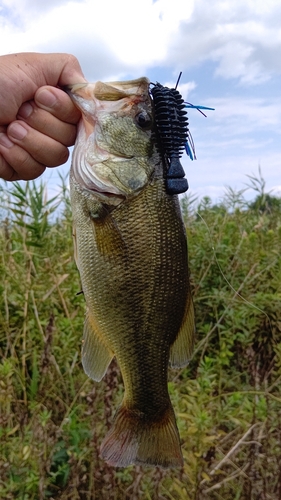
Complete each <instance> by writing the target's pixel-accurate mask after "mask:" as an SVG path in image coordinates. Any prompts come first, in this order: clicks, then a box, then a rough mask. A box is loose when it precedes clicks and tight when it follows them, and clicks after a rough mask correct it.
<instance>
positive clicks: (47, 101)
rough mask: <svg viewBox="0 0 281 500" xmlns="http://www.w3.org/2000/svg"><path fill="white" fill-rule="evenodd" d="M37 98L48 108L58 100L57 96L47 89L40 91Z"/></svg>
mask: <svg viewBox="0 0 281 500" xmlns="http://www.w3.org/2000/svg"><path fill="white" fill-rule="evenodd" d="M36 100H37V101H38V102H40V103H41V104H43V105H44V106H46V107H48V108H52V107H53V106H54V104H55V103H56V102H57V98H56V96H55V95H54V94H53V93H52V92H50V91H49V90H47V89H42V90H40V91H38V92H37V95H36Z"/></svg>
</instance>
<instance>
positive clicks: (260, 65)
mask: <svg viewBox="0 0 281 500" xmlns="http://www.w3.org/2000/svg"><path fill="white" fill-rule="evenodd" d="M280 20H281V2H280V0H266V2H265V1H264V0H262V1H261V0H235V1H233V0H212V2H210V0H155V1H153V0H142V1H140V0H118V1H116V0H72V1H69V2H68V1H65V0H48V2H39V1H38V0H37V1H36V0H2V2H1V3H0V54H1V53H2V54H5V53H6V54H7V53H13V52H23V51H36V52H37V51H38V52H70V53H73V54H75V55H76V57H77V58H78V59H79V61H80V64H81V66H82V69H83V71H84V74H85V77H86V78H87V79H88V80H89V81H96V80H104V81H110V80H112V79H114V80H116V79H130V78H136V77H139V76H147V77H148V78H150V79H151V81H154V82H155V81H159V82H160V83H162V84H163V85H167V84H168V85H171V86H174V84H175V82H176V80H177V76H178V74H179V72H180V71H182V72H183V75H182V79H181V85H180V87H179V90H180V91H181V92H182V94H183V97H184V98H185V99H186V100H188V101H189V102H192V103H194V104H202V105H206V106H211V107H214V108H216V110H215V111H210V112H208V117H207V118H204V117H203V116H202V115H201V114H200V113H198V112H197V111H193V110H192V111H189V126H190V131H191V133H192V136H193V139H194V142H195V148H196V155H197V160H196V161H193V162H192V161H190V160H189V159H188V158H187V157H185V158H183V161H182V163H183V165H184V167H185V170H186V175H187V178H188V181H189V185H190V190H191V192H192V193H194V194H198V195H199V197H202V196H204V195H208V196H211V197H212V198H213V200H215V201H218V200H219V199H220V198H221V197H222V196H223V193H224V191H225V186H231V187H232V188H233V189H242V188H243V187H245V183H247V182H248V179H247V177H246V175H247V174H250V175H251V174H254V175H256V174H257V173H258V167H259V166H260V167H261V170H262V174H263V176H264V178H265V180H266V186H267V190H270V189H273V192H275V193H276V194H277V193H278V194H279V195H280V194H281V141H280V134H281V127H280V125H281V93H280V88H281V85H280V75H281V23H280ZM68 169H69V162H68V163H67V164H66V165H65V166H64V167H60V171H61V172H64V173H65V172H67V170H68ZM43 179H44V180H46V181H47V182H48V184H49V186H50V187H51V188H52V189H54V188H55V185H56V183H57V182H58V175H57V169H54V170H52V171H51V170H50V169H48V171H47V172H46V173H45V174H44V176H43ZM249 196H251V193H249Z"/></svg>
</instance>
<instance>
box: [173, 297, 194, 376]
mask: <svg viewBox="0 0 281 500" xmlns="http://www.w3.org/2000/svg"><path fill="white" fill-rule="evenodd" d="M194 338H195V318H194V308H193V303H192V298H191V295H190V293H189V295H188V300H187V303H186V307H185V313H184V317H183V321H182V324H181V328H180V331H179V333H178V336H177V338H176V340H175V342H174V343H173V344H172V346H171V348H170V365H171V367H172V368H182V367H183V366H186V365H187V364H188V363H189V361H190V358H191V356H192V351H193V346H194Z"/></svg>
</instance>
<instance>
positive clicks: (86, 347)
mask: <svg viewBox="0 0 281 500" xmlns="http://www.w3.org/2000/svg"><path fill="white" fill-rule="evenodd" d="M113 357H114V353H113V352H112V351H111V350H110V349H109V348H108V347H107V346H106V345H105V343H104V342H103V340H102V338H101V336H100V335H99V334H98V329H97V327H96V325H95V322H94V318H92V316H91V315H90V313H89V311H87V313H86V319H85V323H84V335H83V347H82V365H83V368H84V371H85V373H86V374H87V375H88V376H89V377H91V378H92V379H93V380H96V381H97V382H99V381H100V380H101V379H102V378H103V377H104V375H105V374H106V371H107V368H108V366H109V364H110V362H111V360H112V358H113Z"/></svg>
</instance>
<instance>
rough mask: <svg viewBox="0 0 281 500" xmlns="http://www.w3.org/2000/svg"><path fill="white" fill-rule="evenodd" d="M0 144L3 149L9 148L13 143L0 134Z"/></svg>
mask: <svg viewBox="0 0 281 500" xmlns="http://www.w3.org/2000/svg"><path fill="white" fill-rule="evenodd" d="M0 144H1V145H2V146H4V147H5V148H11V147H12V146H14V143H13V142H12V141H10V139H9V138H8V137H7V136H6V134H0Z"/></svg>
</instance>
